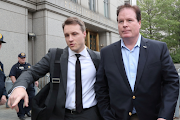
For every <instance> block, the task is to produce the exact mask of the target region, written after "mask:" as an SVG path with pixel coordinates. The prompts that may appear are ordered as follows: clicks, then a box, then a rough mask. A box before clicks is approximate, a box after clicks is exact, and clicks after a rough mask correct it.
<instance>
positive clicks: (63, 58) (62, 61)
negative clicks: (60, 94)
mask: <svg viewBox="0 0 180 120" xmlns="http://www.w3.org/2000/svg"><path fill="white" fill-rule="evenodd" d="M68 56H69V52H68V47H66V48H65V49H64V50H63V54H62V55H61V58H60V64H61V73H62V80H63V85H64V89H65V92H66V88H67V67H68Z"/></svg>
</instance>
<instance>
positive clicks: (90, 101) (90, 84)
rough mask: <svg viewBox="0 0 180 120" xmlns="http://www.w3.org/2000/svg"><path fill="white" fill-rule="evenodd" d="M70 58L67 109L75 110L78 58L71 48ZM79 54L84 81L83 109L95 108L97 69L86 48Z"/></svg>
mask: <svg viewBox="0 0 180 120" xmlns="http://www.w3.org/2000/svg"><path fill="white" fill-rule="evenodd" d="M68 50H69V57H68V70H67V90H66V106H65V108H67V109H75V108H76V104H75V102H76V101H75V99H76V98H75V92H76V89H75V86H76V82H75V64H76V60H77V57H76V56H75V54H77V53H75V52H74V51H72V50H71V49H70V48H69V49H68ZM79 54H81V56H80V57H79V60H80V63H81V80H82V103H83V108H89V107H92V106H95V105H96V104H97V101H96V99H95V90H94V83H95V80H96V69H95V66H94V64H93V62H92V59H91V57H90V55H89V53H88V51H87V49H86V47H85V48H84V50H83V51H81V52H80V53H79Z"/></svg>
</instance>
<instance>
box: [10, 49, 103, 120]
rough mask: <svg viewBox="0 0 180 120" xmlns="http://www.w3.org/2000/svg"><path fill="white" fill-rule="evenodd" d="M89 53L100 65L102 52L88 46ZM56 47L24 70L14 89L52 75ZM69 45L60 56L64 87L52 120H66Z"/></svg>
mask: <svg viewBox="0 0 180 120" xmlns="http://www.w3.org/2000/svg"><path fill="white" fill-rule="evenodd" d="M87 51H88V53H89V54H90V56H91V59H92V61H93V63H94V65H95V67H96V69H97V68H98V66H99V61H100V54H99V52H95V51H92V50H90V49H88V48H87ZM55 52H56V49H50V50H49V52H48V53H47V54H46V55H45V56H44V57H43V58H42V59H41V60H40V61H39V62H38V63H37V64H36V65H35V66H32V67H31V68H30V69H28V70H27V71H26V72H23V73H22V74H21V75H20V77H19V78H18V79H17V81H16V82H15V84H14V85H13V87H12V89H13V88H15V87H16V86H25V87H26V88H27V87H28V84H31V83H33V82H34V81H36V80H38V79H39V78H41V77H43V76H44V75H45V74H46V73H48V72H50V74H51V75H52V73H53V70H54V60H55ZM68 56H69V52H68V47H66V48H65V49H64V50H63V54H62V55H61V58H60V64H61V75H60V76H61V78H60V79H61V82H60V85H61V84H63V88H59V92H58V96H57V102H56V106H55V109H54V111H53V115H52V117H51V120H64V114H65V100H66V87H67V67H68ZM12 89H11V90H12Z"/></svg>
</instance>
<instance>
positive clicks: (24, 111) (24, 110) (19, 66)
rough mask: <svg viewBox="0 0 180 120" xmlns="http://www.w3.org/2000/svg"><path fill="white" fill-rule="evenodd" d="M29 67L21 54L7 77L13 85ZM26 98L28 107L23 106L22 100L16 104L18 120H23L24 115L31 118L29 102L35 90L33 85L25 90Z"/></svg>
mask: <svg viewBox="0 0 180 120" xmlns="http://www.w3.org/2000/svg"><path fill="white" fill-rule="evenodd" d="M30 67H31V65H30V64H29V63H27V62H26V54H25V53H23V52H21V53H20V54H19V55H18V62H17V63H16V64H14V65H13V66H12V68H11V70H10V74H9V77H10V78H11V81H12V83H15V82H16V80H17V79H18V77H19V76H20V75H21V73H22V72H23V71H25V70H27V69H28V68H30ZM35 84H36V86H38V82H36V83H35ZM26 91H27V93H28V96H29V106H28V107H26V106H24V100H23V99H22V100H20V102H19V103H18V107H19V111H18V112H17V116H18V117H19V119H20V120H24V119H25V117H24V116H25V115H27V116H28V117H31V113H30V110H31V106H32V105H31V100H32V98H33V97H34V96H35V89H34V84H30V85H29V86H28V88H27V89H26Z"/></svg>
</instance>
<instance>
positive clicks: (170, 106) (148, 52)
mask: <svg viewBox="0 0 180 120" xmlns="http://www.w3.org/2000/svg"><path fill="white" fill-rule="evenodd" d="M143 46H146V47H147V48H145V47H143ZM134 87H135V88H134V92H132V90H131V87H130V84H129V81H128V79H127V76H126V72H125V68H124V63H123V58H122V53H121V42H120V41H118V42H116V43H114V44H111V45H109V46H107V47H105V48H103V49H102V50H101V62H100V66H99V70H98V72H97V80H96V83H95V90H96V97H97V100H98V106H99V109H100V112H101V115H102V116H103V117H104V119H105V120H129V119H130V115H131V112H132V109H133V106H134V107H135V109H136V111H137V114H138V117H139V120H157V118H158V117H162V118H166V119H167V120H173V114H174V110H175V106H176V102H177V98H178V92H179V80H178V74H177V72H176V69H175V67H174V64H173V61H172V59H171V57H170V55H169V52H168V49H167V46H166V44H165V43H163V42H159V41H155V40H150V39H146V38H143V37H142V39H141V45H140V53H139V61H138V68H137V76H136V82H135V86H134ZM133 96H134V97H133ZM133 98H135V99H133Z"/></svg>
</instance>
